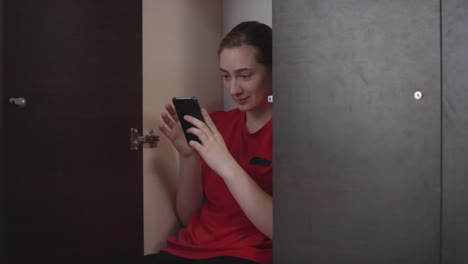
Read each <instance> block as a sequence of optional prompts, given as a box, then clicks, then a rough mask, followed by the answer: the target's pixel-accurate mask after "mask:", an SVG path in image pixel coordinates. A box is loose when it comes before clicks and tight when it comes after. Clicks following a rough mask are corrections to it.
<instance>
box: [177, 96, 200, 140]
mask: <svg viewBox="0 0 468 264" xmlns="http://www.w3.org/2000/svg"><path fill="white" fill-rule="evenodd" d="M172 103H173V104H174V107H175V109H176V112H177V116H178V117H179V120H180V124H181V125H182V130H183V131H184V135H185V139H186V140H187V143H188V142H190V140H194V141H197V142H199V143H200V144H201V141H200V139H199V138H198V137H197V136H195V135H194V134H190V133H187V129H189V128H191V127H193V125H192V124H191V123H189V122H187V121H185V119H184V116H185V115H189V116H193V117H195V118H197V119H199V120H201V121H203V122H205V119H204V118H203V115H202V113H201V109H200V105H199V103H198V99H197V98H196V97H174V98H172Z"/></svg>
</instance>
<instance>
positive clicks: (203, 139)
mask: <svg viewBox="0 0 468 264" xmlns="http://www.w3.org/2000/svg"><path fill="white" fill-rule="evenodd" d="M187 133H190V134H193V135H195V136H197V137H198V138H199V139H200V141H201V142H202V143H201V144H202V145H205V143H206V142H207V140H208V137H207V135H206V134H205V133H204V132H203V131H202V130H200V129H198V128H195V127H191V128H189V129H187Z"/></svg>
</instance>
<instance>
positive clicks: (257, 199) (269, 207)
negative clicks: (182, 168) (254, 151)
mask: <svg viewBox="0 0 468 264" xmlns="http://www.w3.org/2000/svg"><path fill="white" fill-rule="evenodd" d="M202 114H203V117H204V119H205V122H206V123H203V122H201V121H200V120H198V119H196V118H193V117H190V116H186V117H185V120H187V121H189V122H191V123H192V124H193V125H195V128H190V129H189V130H188V132H190V133H192V134H194V135H196V136H198V138H200V140H201V142H202V144H200V143H198V142H195V141H190V146H192V147H193V148H194V149H195V150H196V151H197V152H198V153H199V154H200V156H201V157H202V158H203V159H204V160H205V162H206V163H207V165H208V166H210V168H211V169H213V170H214V171H215V172H216V173H217V174H218V175H219V176H220V177H222V178H223V179H224V182H225V183H226V185H227V187H228V188H229V190H230V192H231V193H232V195H233V197H234V198H235V199H236V201H237V203H238V204H239V206H240V207H241V208H242V210H243V211H244V213H245V214H246V215H247V217H248V218H249V220H250V221H251V222H252V224H253V225H254V226H255V227H257V229H258V230H260V232H262V233H263V234H264V235H265V236H267V237H269V238H270V239H272V238H273V199H272V197H271V196H270V195H269V194H267V193H266V192H264V191H263V190H262V189H261V188H260V186H258V184H257V183H256V182H255V181H254V180H253V179H252V178H251V177H250V176H249V175H248V174H247V173H246V172H245V171H244V169H242V167H241V166H240V165H239V164H238V163H237V161H236V160H235V159H234V158H233V157H232V155H231V154H230V152H229V150H228V149H227V147H226V144H225V143H224V139H223V137H222V135H221V134H220V133H219V131H218V130H217V128H216V126H215V125H214V123H213V121H212V120H211V117H210V116H209V114H208V112H207V111H206V110H205V109H203V110H202Z"/></svg>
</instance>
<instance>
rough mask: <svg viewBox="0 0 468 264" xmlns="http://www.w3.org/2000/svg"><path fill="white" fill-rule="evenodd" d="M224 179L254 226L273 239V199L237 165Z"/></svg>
mask: <svg viewBox="0 0 468 264" xmlns="http://www.w3.org/2000/svg"><path fill="white" fill-rule="evenodd" d="M223 178H224V182H225V183H226V185H227V187H228V188H229V190H230V192H231V194H232V195H233V196H234V198H235V199H236V201H237V203H238V204H239V206H240V207H241V208H242V210H243V211H244V213H245V214H246V215H247V217H248V218H249V220H250V221H251V222H252V224H253V225H254V226H255V227H257V229H258V230H260V232H262V233H263V234H264V235H265V236H267V237H268V238H270V239H273V198H272V197H271V196H270V195H269V194H268V193H266V192H265V191H263V189H262V188H260V186H259V185H258V184H257V183H256V182H255V181H254V180H253V179H252V178H251V177H250V176H249V175H248V174H247V173H246V172H245V171H244V170H243V169H242V168H241V167H240V166H239V165H238V164H237V163H236V164H235V165H233V167H232V168H231V169H230V170H228V171H227V172H226V173H225V175H224V177H223Z"/></svg>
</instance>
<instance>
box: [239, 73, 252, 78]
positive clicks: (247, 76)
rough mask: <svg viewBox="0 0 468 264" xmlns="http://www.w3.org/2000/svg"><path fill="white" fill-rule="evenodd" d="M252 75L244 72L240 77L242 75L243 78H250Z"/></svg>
mask: <svg viewBox="0 0 468 264" xmlns="http://www.w3.org/2000/svg"><path fill="white" fill-rule="evenodd" d="M250 76H252V75H250V74H242V75H241V76H240V77H241V78H242V79H248V78H250Z"/></svg>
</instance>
